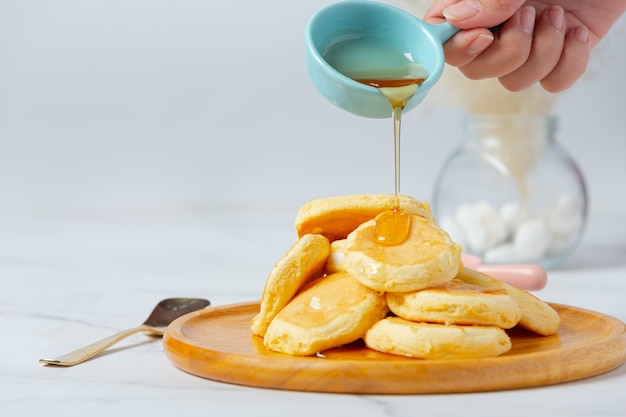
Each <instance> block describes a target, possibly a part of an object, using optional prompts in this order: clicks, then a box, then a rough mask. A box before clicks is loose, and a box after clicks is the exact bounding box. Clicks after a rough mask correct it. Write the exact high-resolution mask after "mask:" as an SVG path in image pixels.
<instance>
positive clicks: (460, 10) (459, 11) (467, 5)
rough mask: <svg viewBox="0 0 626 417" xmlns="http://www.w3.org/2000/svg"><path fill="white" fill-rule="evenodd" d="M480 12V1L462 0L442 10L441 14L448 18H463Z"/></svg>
mask: <svg viewBox="0 0 626 417" xmlns="http://www.w3.org/2000/svg"><path fill="white" fill-rule="evenodd" d="M478 12H480V3H478V2H477V1H476V0H463V1H461V2H459V3H455V4H453V5H452V6H449V7H446V8H445V9H444V10H443V12H442V13H443V16H444V17H445V18H446V19H449V20H465V19H469V18H470V17H474V16H476V15H477V14H478Z"/></svg>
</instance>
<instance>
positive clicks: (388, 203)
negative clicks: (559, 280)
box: [251, 195, 560, 359]
mask: <svg viewBox="0 0 626 417" xmlns="http://www.w3.org/2000/svg"><path fill="white" fill-rule="evenodd" d="M394 201H395V200H394V196H391V195H352V196H343V197H330V198H322V199H318V200H314V201H311V202H309V203H307V204H305V205H304V206H302V207H301V208H300V210H299V211H298V214H297V216H296V221H295V227H296V231H297V233H298V240H297V241H296V243H295V244H294V245H293V246H292V247H291V248H290V249H289V251H288V252H287V253H286V254H285V255H284V256H283V258H282V259H280V261H279V262H278V263H277V264H276V265H275V266H274V268H273V269H272V271H271V272H270V274H269V276H268V278H267V281H266V284H265V288H264V290H263V295H262V297H261V304H260V311H259V313H258V315H256V316H255V317H254V318H253V320H252V324H251V328H252V332H253V333H254V334H255V335H258V336H261V337H263V339H264V340H263V342H264V345H265V346H266V347H267V348H268V349H271V350H274V351H277V352H283V353H287V354H291V355H313V354H316V353H318V352H322V351H324V350H327V349H330V348H333V347H337V346H341V345H345V344H347V343H350V342H353V341H356V340H358V339H363V340H364V342H365V344H366V346H367V347H369V348H371V349H374V350H378V351H381V352H385V353H391V354H397V355H403V356H409V357H415V358H424V359H437V358H439V359H441V358H463V357H490V356H498V355H500V354H502V353H505V352H507V351H508V350H509V349H510V348H511V341H510V338H509V336H508V335H507V333H506V331H505V330H506V329H510V328H512V327H514V326H517V325H519V326H522V327H525V328H527V329H529V330H531V331H533V332H535V333H537V334H539V335H544V336H547V335H550V334H553V333H555V332H556V331H557V329H558V327H559V322H560V319H559V316H558V314H557V312H556V311H555V310H554V309H552V308H551V307H550V306H549V305H548V304H546V303H544V302H543V301H541V300H539V299H538V298H537V297H535V296H533V295H532V294H530V293H528V292H526V291H524V290H521V289H518V288H516V287H513V286H510V285H508V284H505V283H503V282H501V281H499V280H497V279H495V278H492V277H490V276H487V275H485V274H482V273H479V272H477V271H473V270H470V269H467V268H464V267H463V264H462V262H461V247H460V246H459V245H458V244H456V243H454V242H453V241H452V240H451V239H450V237H449V236H448V234H447V233H445V232H444V231H443V230H441V229H440V228H439V227H437V225H436V223H435V219H434V218H433V216H432V213H431V211H430V207H429V205H428V204H427V203H423V202H419V201H417V200H415V199H413V198H411V197H407V196H402V197H401V198H400V208H401V209H402V210H404V211H406V212H408V213H410V217H411V221H410V232H409V235H408V238H407V239H406V240H405V241H404V242H402V243H400V244H398V245H393V246H387V245H384V244H382V243H379V242H378V241H377V240H376V239H375V228H376V216H377V215H379V214H380V213H382V212H384V211H385V210H389V209H390V208H393V207H394Z"/></svg>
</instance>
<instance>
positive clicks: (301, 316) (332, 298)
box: [263, 272, 388, 355]
mask: <svg viewBox="0 0 626 417" xmlns="http://www.w3.org/2000/svg"><path fill="white" fill-rule="evenodd" d="M387 312H388V309H387V304H386V302H385V296H384V295H383V294H379V293H377V292H376V291H373V290H371V289H369V288H367V287H365V286H364V285H362V284H360V283H359V282H358V281H357V280H355V279H354V278H353V277H352V276H350V275H349V274H348V273H346V272H339V273H336V274H332V275H328V276H326V277H323V278H320V279H317V280H315V281H313V282H311V283H310V284H308V285H307V286H305V287H304V288H303V289H302V291H301V292H300V293H298V295H296V296H295V297H294V298H293V300H292V301H291V302H290V303H289V304H288V305H287V306H286V307H285V308H284V309H282V310H281V311H280V312H279V313H278V314H277V315H276V317H274V320H272V322H271V323H270V325H269V327H268V329H267V332H266V333H265V337H264V339H263V343H264V344H265V346H266V347H267V348H268V349H271V350H274V351H277V352H283V353H288V354H290V355H312V354H315V353H316V352H321V351H324V350H327V349H330V348H333V347H336V346H340V345H344V344H346V343H350V342H353V341H355V340H357V339H359V338H361V337H362V336H363V334H364V333H365V331H366V330H367V329H369V328H370V327H371V326H372V325H373V324H374V323H376V322H377V321H379V320H380V319H382V318H383V317H385V315H386V314H387Z"/></svg>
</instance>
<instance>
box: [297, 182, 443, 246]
mask: <svg viewBox="0 0 626 417" xmlns="http://www.w3.org/2000/svg"><path fill="white" fill-rule="evenodd" d="M394 198H395V196H394V195H391V194H356V195H347V196H338V197H326V198H319V199H316V200H312V201H310V202H308V203H306V204H304V205H303V206H301V207H300V209H299V210H298V213H297V214H296V220H295V228H296V232H297V233H298V236H303V235H305V234H307V233H318V234H322V235H324V236H326V237H327V238H328V239H329V240H330V241H331V242H332V241H334V240H338V239H345V238H346V236H348V234H349V233H350V232H352V231H353V230H354V229H356V228H357V227H358V226H359V225H360V224H361V223H365V222H366V221H368V220H370V219H373V218H374V217H376V215H378V214H379V213H381V212H383V211H385V210H389V209H392V208H393V207H394V204H395V200H394ZM400 208H401V209H404V210H406V211H408V212H409V213H413V214H417V215H419V216H422V217H424V218H425V219H427V220H428V221H429V222H431V223H435V219H434V217H433V215H432V212H431V210H430V205H429V204H428V203H426V202H421V201H418V200H416V199H414V198H412V197H408V196H400Z"/></svg>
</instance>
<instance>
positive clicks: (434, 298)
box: [387, 279, 522, 329]
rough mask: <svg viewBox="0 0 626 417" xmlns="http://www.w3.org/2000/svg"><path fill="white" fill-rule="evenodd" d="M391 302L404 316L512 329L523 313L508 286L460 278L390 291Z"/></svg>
mask: <svg viewBox="0 0 626 417" xmlns="http://www.w3.org/2000/svg"><path fill="white" fill-rule="evenodd" d="M387 305H389V309H390V310H391V311H392V312H393V313H394V314H396V315H397V316H399V317H402V318H404V319H407V320H411V321H420V322H429V323H440V324H460V325H479V326H497V327H501V328H503V329H510V328H511V327H513V326H515V325H516V324H517V322H518V321H519V320H520V318H521V316H522V312H521V310H520V308H519V307H518V305H517V303H516V302H515V300H513V298H512V297H511V296H510V295H509V293H508V292H507V291H506V290H505V289H502V288H495V289H488V288H484V287H480V286H478V285H473V284H468V283H466V282H463V281H461V280H458V279H453V280H452V281H449V282H447V283H445V284H443V285H441V286H438V287H433V288H427V289H424V290H419V291H413V292H402V293H398V292H396V293H387Z"/></svg>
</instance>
